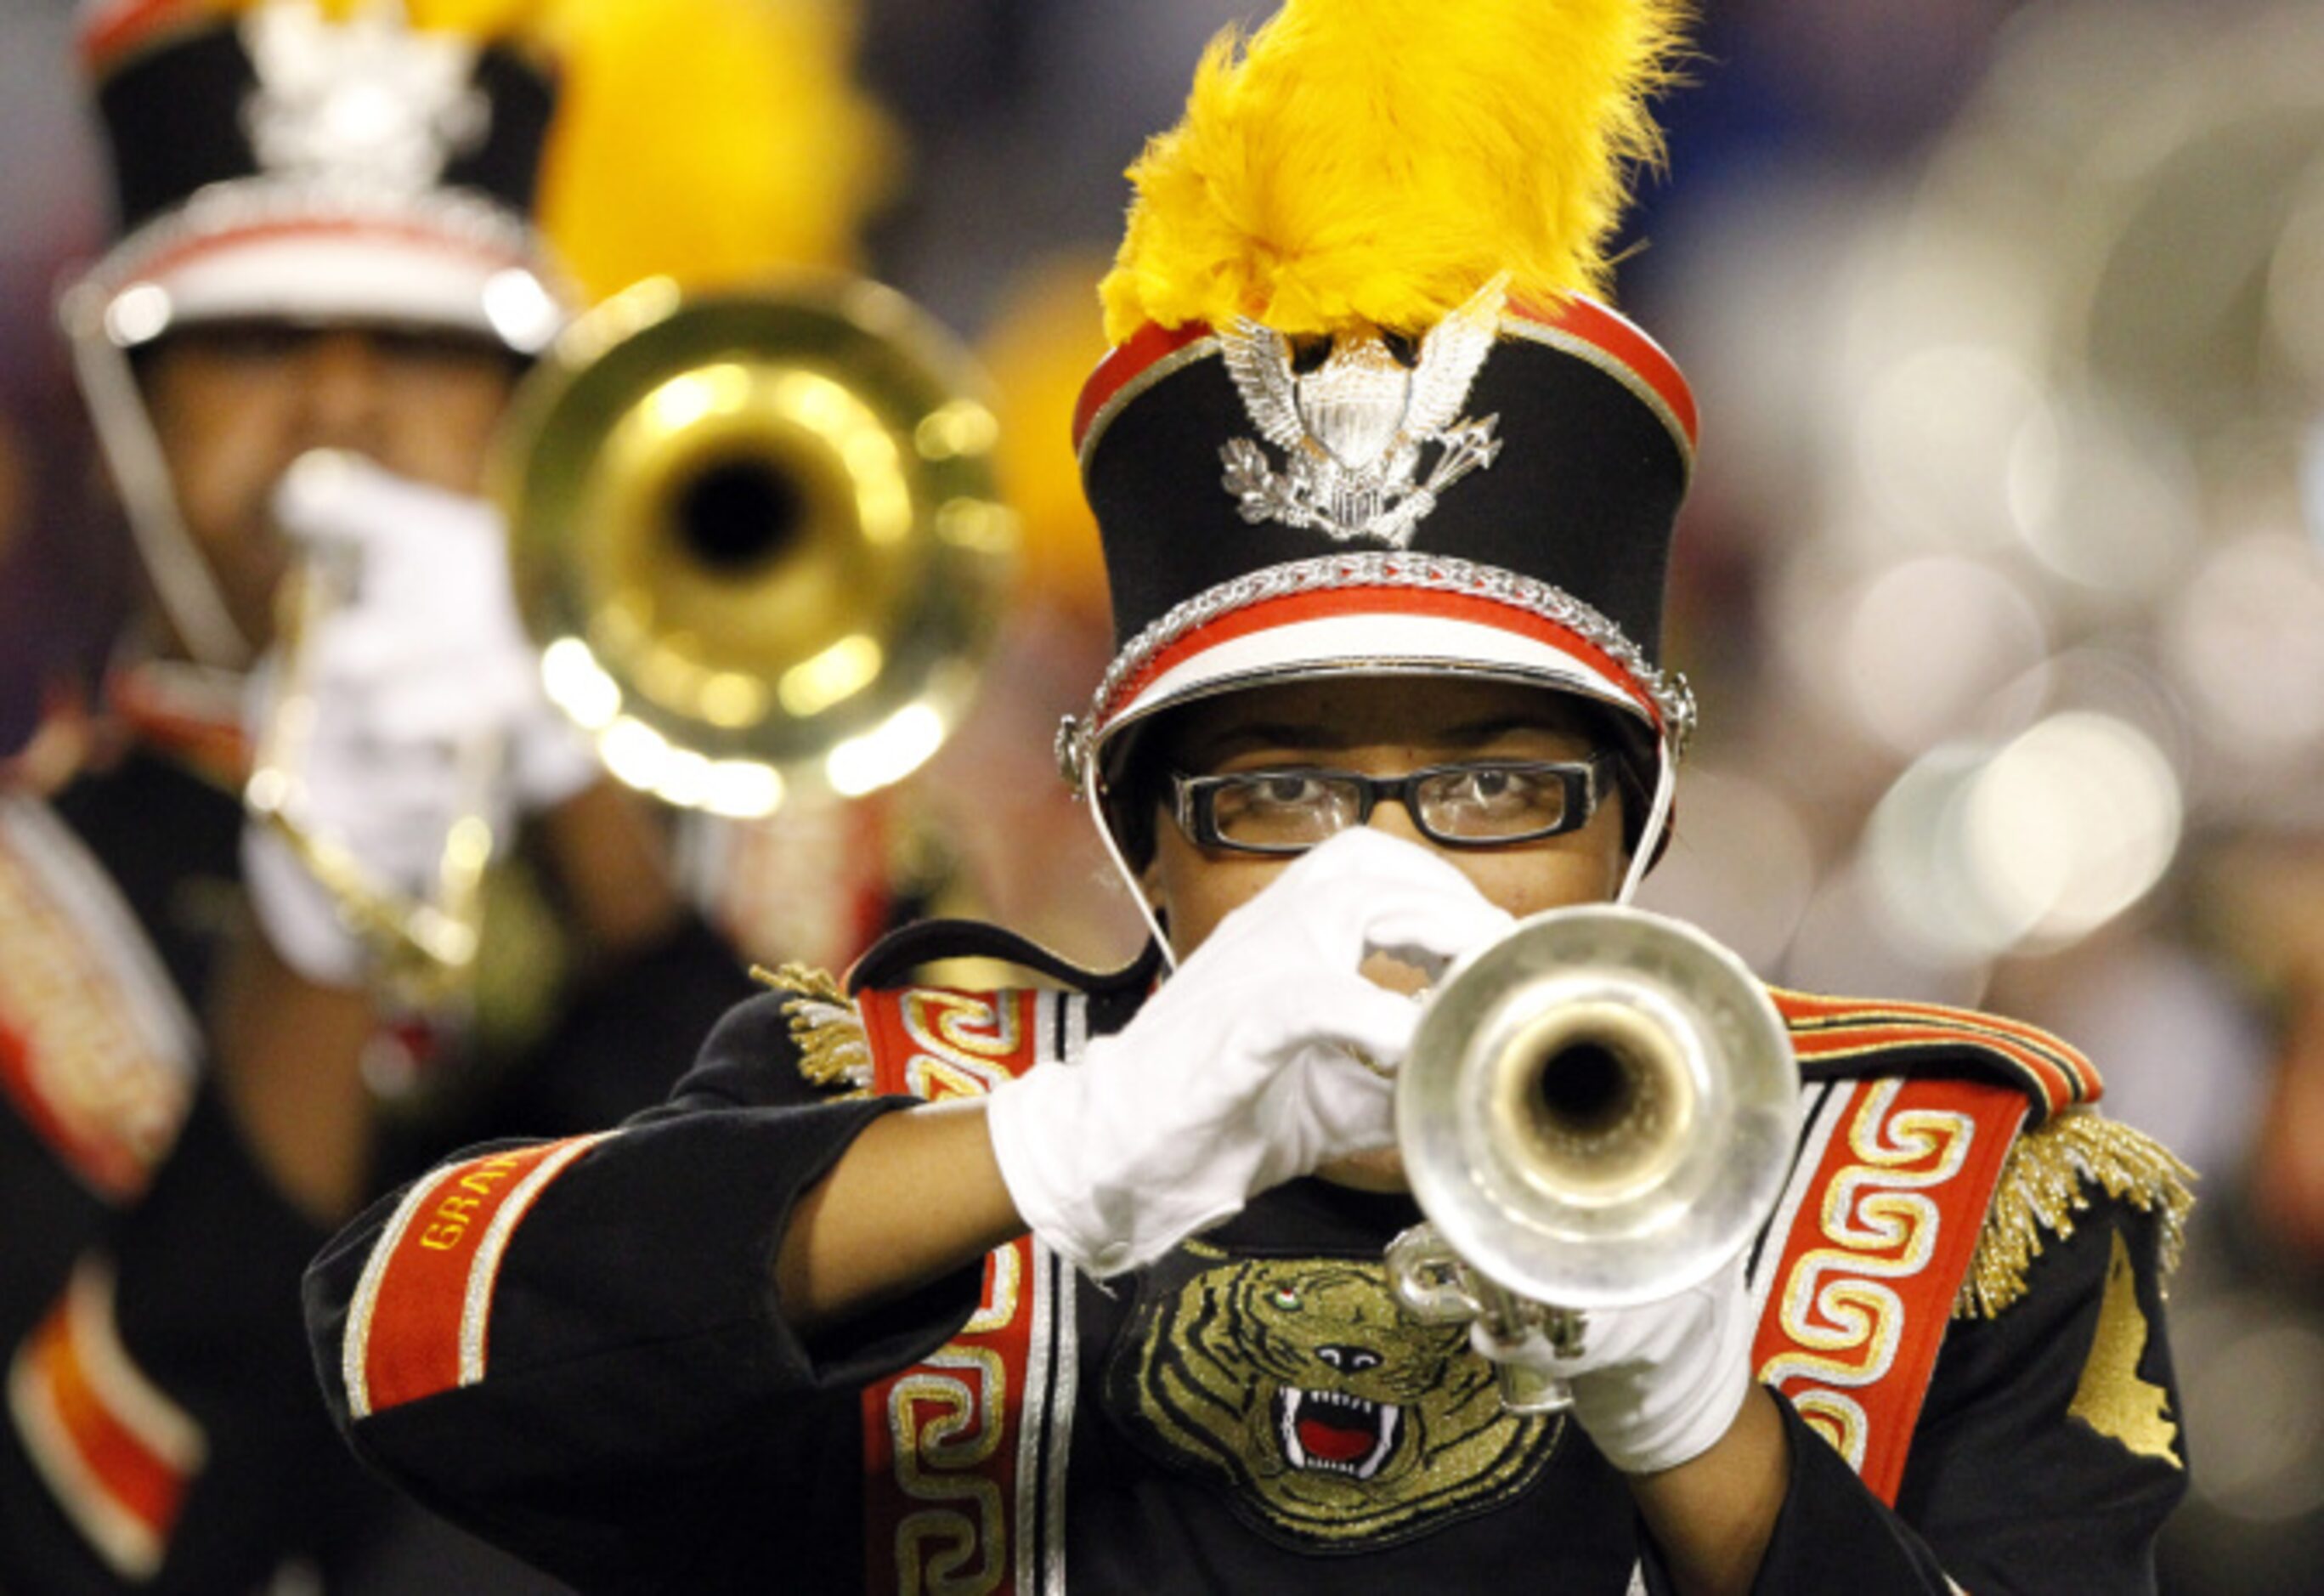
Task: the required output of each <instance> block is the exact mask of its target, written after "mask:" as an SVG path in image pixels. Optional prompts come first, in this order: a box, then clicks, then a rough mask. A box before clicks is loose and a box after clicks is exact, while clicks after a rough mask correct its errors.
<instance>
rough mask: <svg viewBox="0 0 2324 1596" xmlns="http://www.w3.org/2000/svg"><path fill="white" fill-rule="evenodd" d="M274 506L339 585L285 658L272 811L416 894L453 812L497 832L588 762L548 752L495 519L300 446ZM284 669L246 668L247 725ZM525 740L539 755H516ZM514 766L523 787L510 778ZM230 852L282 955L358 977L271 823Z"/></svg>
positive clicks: (354, 952)
mask: <svg viewBox="0 0 2324 1596" xmlns="http://www.w3.org/2000/svg"><path fill="white" fill-rule="evenodd" d="M274 511H275V514H276V517H277V519H278V520H279V521H280V522H281V525H282V527H283V529H284V530H285V531H286V532H287V533H289V534H290V535H291V537H292V538H293V539H295V540H298V542H299V543H300V544H301V545H302V547H303V552H304V554H305V557H306V558H307V559H308V560H309V562H310V564H311V567H312V569H313V571H314V572H315V574H316V576H317V577H318V579H319V580H324V581H341V582H344V584H345V585H346V593H345V595H344V598H343V600H342V601H341V602H339V603H337V604H335V605H334V606H333V607H331V608H330V609H329V610H328V612H327V613H326V614H324V615H323V617H322V618H321V619H320V620H319V621H318V623H317V624H315V625H314V627H313V628H312V629H311V631H310V632H309V635H308V636H307V638H306V639H305V641H304V643H303V645H302V648H301V650H300V658H299V660H297V661H296V666H295V669H296V673H297V675H298V676H299V677H300V686H301V687H302V689H303V692H304V695H305V697H306V698H307V700H308V702H309V705H310V706H311V711H312V713H311V715H310V716H309V718H308V720H307V721H306V722H305V724H304V726H303V734H301V735H300V736H299V737H298V738H297V739H296V741H297V742H298V743H299V746H298V747H297V749H296V751H295V756H294V766H293V773H294V776H295V779H296V787H295V789H294V790H293V791H291V793H290V794H289V795H287V798H285V801H284V807H285V810H286V813H287V814H288V815H289V816H290V817H291V820H292V821H293V823H294V824H295V825H296V826H298V827H299V828H300V830H301V831H303V832H305V833H307V834H309V835H311V836H313V837H315V838H317V839H319V840H321V841H324V842H327V843H328V844H335V845H336V846H337V847H339V848H342V849H344V850H345V851H346V853H349V854H350V855H352V856H353V858H354V860H355V863H357V864H358V865H359V866H360V867H361V870H362V873H363V875H364V880H365V881H367V882H368V883H369V884H370V885H371V886H372V887H374V889H376V890H381V891H383V892H389V893H393V894H396V895H399V896H402V897H407V898H418V899H425V898H428V897H429V896H431V895H432V893H433V891H434V890H435V886H436V882H437V878H438V872H439V870H440V868H441V863H442V859H443V853H444V844H445V838H446V836H447V833H448V832H449V830H450V828H451V826H452V825H453V823H454V822H455V821H457V820H458V819H459V818H461V817H462V816H464V815H469V814H481V816H482V817H483V818H484V821H485V823H486V825H488V826H492V827H493V830H494V833H495V835H505V833H506V831H507V829H508V828H509V827H510V826H511V825H512V820H513V816H514V812H515V807H516V806H517V805H518V804H519V803H520V802H523V801H525V800H528V799H530V800H536V801H537V800H539V799H541V798H543V797H544V796H545V795H550V794H554V795H555V796H564V795H566V794H569V792H570V791H571V790H573V789H574V787H575V786H577V785H578V782H577V781H576V780H575V778H576V776H579V777H580V778H581V779H582V780H586V775H587V774H589V773H594V766H590V767H589V768H588V770H587V772H584V771H582V770H578V769H576V768H562V767H560V763H559V761H558V758H557V756H556V752H555V751H556V746H557V745H556V744H555V743H554V742H553V741H552V740H551V737H550V730H551V728H550V727H549V724H548V722H549V717H550V716H551V715H553V714H554V712H553V711H552V710H550V709H549V706H547V704H546V703H545V702H544V700H543V699H542V697H541V693H540V687H539V677H538V673H537V669H536V665H535V662H534V659H533V656H532V652H531V650H530V648H529V647H528V646H527V645H526V643H525V641H524V639H523V636H522V633H521V631H520V629H519V628H518V625H517V622H516V618H515V610H514V605H513V601H512V599H511V597H510V595H509V584H508V575H507V562H506V554H505V541H504V537H503V532H502V530H501V526H500V522H499V520H498V518H497V516H495V515H494V513H493V512H492V510H491V509H490V508H488V507H487V506H485V505H484V504H482V503H478V502H476V501H475V500H471V499H466V498H463V497H461V496H459V495H457V494H449V493H446V492H443V491H441V490H438V489H435V488H429V487H424V486H421V485H420V484H416V483H411V482H407V481H404V480H403V479H401V478H399V477H396V476H393V475H390V474H389V473H387V472H385V471H383V470H382V469H381V468H379V467H378V466H374V465H372V464H371V463H369V462H368V461H365V460H363V459H361V458H359V457H355V456H349V455H337V454H327V455H324V454H318V455H310V456H308V457H304V458H302V459H301V460H300V462H299V464H298V465H297V466H294V467H293V468H292V470H291V474H290V475H288V476H287V477H286V478H285V479H284V481H283V483H282V484H281V487H280V488H279V489H278V490H277V492H276V495H275V503H274ZM288 669H291V665H290V662H287V661H284V660H279V659H270V660H268V661H266V662H265V663H264V664H263V666H262V667H261V669H259V670H258V671H256V672H255V673H254V675H253V678H252V683H251V691H250V696H249V702H248V705H247V707H246V713H247V715H248V716H249V718H250V721H251V724H252V726H253V729H254V732H255V731H256V730H257V728H259V727H262V726H264V725H267V724H270V723H271V722H272V719H273V717H274V715H275V714H276V704H275V701H276V697H277V695H278V694H279V692H280V690H281V686H282V683H283V681H284V680H285V676H286V671H287V670H288ZM529 746H537V748H538V749H546V750H547V751H548V752H547V753H545V754H544V753H541V752H535V753H534V754H533V756H532V757H531V758H530V760H528V759H527V757H526V751H527V749H528V747H529ZM581 753H582V756H583V757H584V758H586V749H585V750H582V751H581ZM524 780H530V781H531V782H532V783H533V786H532V788H531V789H529V790H520V789H521V784H522V782H523V781H524ZM560 787H561V789H562V791H561V792H559V791H558V789H559V788H560ZM550 801H554V799H553V797H552V798H550ZM243 866H244V879H245V881H246V882H247V883H248V885H249V888H250V891H251V896H252V901H253V903H254V906H255V908H256V910H257V913H258V917H259V921H260V924H261V925H262V927H263V928H264V929H265V931H266V934H267V937H268V940H269V941H270V942H271V943H272V945H273V946H274V948H275V950H276V952H277V953H279V954H280V955H281V956H282V957H283V959H284V960H285V961H286V962H287V963H289V964H291V967H292V968H294V969H296V970H298V971H299V972H300V973H302V974H304V975H306V976H307V977H308V978H309V979H310V980H314V981H318V982H321V983H325V984H328V985H336V986H349V985H356V984H360V983H362V982H363V981H364V979H365V977H366V975H367V973H368V971H369V965H370V962H371V961H370V957H369V952H368V949H367V948H366V947H365V946H364V944H363V942H362V940H361V939H360V938H359V937H358V936H356V935H355V933H354V932H353V931H352V930H351V929H350V928H349V927H347V926H346V925H345V924H344V923H343V920H342V917H341V916H340V914H339V912H338V906H337V903H336V901H335V900H334V899H332V897H331V896H330V894H329V893H328V892H327V890H325V889H324V888H323V886H322V885H321V884H320V883H319V882H318V881H315V880H314V879H313V878H312V877H311V876H309V873H308V872H307V871H306V869H305V868H304V866H303V865H302V864H301V863H300V862H299V859H298V856H297V855H296V853H293V851H292V850H291V847H290V845H289V844H287V843H286V842H285V841H284V840H283V839H282V838H281V836H279V835H276V834H275V833H274V832H273V831H272V830H271V829H269V828H267V827H265V826H252V827H250V828H249V829H248V830H247V831H246V832H245V834H244V842H243Z"/></svg>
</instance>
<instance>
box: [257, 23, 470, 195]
mask: <svg viewBox="0 0 2324 1596" xmlns="http://www.w3.org/2000/svg"><path fill="white" fill-rule="evenodd" d="M242 37H243V46H244V50H245V51H248V53H249V56H250V60H251V64H252V65H253V66H254V68H255V69H257V74H258V86H257V88H255V89H254V91H253V92H252V94H251V97H250V98H249V100H248V101H247V102H246V103H245V104H244V107H243V120H244V126H245V127H246V128H247V129H248V131H249V134H250V141H251V144H252V147H253V148H254V150H255V152H257V155H258V163H259V165H260V167H261V168H262V169H263V170H264V171H267V172H268V173H270V174H272V175H273V176H276V177H287V178H293V179H298V180H305V181H308V182H315V183H325V184H329V185H333V186H336V187H345V188H351V189H364V190H369V191H380V192H385V193H388V194H392V195H410V194H417V193H420V192H424V191H425V190H427V189H430V188H432V187H433V186H434V185H435V184H436V183H437V182H438V180H440V179H441V178H442V176H443V173H444V168H445V166H446V165H447V163H448V162H449V161H451V159H452V158H453V157H454V156H455V155H459V154H464V153H466V152H468V151H470V150H472V149H475V147H476V146H477V145H479V144H480V143H483V141H484V134H485V133H486V132H487V131H488V128H489V125H490V122H491V117H492V105H491V102H490V101H489V100H488V99H487V98H486V97H485V96H484V92H483V91H482V90H481V89H479V88H476V87H475V84H474V82H473V81H472V78H473V75H474V73H475V64H476V50H475V46H474V45H473V44H470V43H468V42H466V41H464V40H462V39H460V38H458V37H457V36H455V35H453V34H451V33H448V32H420V30H418V29H415V28H411V27H410V26H408V25H406V23H405V22H404V20H403V7H402V5H401V4H398V0H374V3H373V4H371V5H366V6H365V7H364V9H363V10H361V11H359V12H357V13H355V14H354V15H353V16H352V17H350V18H349V19H348V20H347V21H346V23H333V22H331V21H330V20H329V19H327V18H326V17H325V16H324V15H323V14H322V11H321V9H320V7H318V5H315V4H314V0H296V3H285V0H277V3H275V4H270V5H262V6H260V7H258V8H257V9H256V10H254V11H253V12H251V13H250V14H249V15H247V16H246V17H244V19H243V24H242Z"/></svg>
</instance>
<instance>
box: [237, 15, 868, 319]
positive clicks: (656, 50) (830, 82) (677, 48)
mask: <svg viewBox="0 0 2324 1596" xmlns="http://www.w3.org/2000/svg"><path fill="white" fill-rule="evenodd" d="M266 3H268V0H213V4H214V5H216V6H217V8H218V9H221V10H226V11H246V10H251V9H254V7H255V6H257V5H263V4H266ZM378 4H379V0H321V4H320V9H321V10H322V12H323V14H325V15H327V16H330V17H333V18H335V19H338V20H344V19H346V18H347V17H350V16H352V15H354V14H356V13H358V12H362V11H364V10H367V9H372V8H374V7H375V6H376V5H378ZM404 12H405V14H406V15H407V16H408V17H409V18H410V22H411V23H412V25H413V26H415V27H419V28H425V29H432V30H441V31H443V32H453V33H458V34H461V35H463V36H465V37H467V38H471V39H477V40H505V41H510V42H517V43H521V44H523V45H525V46H527V47H529V48H536V49H539V50H540V51H544V52H545V53H546V54H547V56H548V57H549V59H550V60H551V61H552V62H553V65H554V69H555V70H556V73H557V77H558V106H557V113H556V119H555V121H554V123H553V124H552V125H551V127H550V129H549V147H548V149H547V151H546V152H545V153H544V155H543V164H542V171H541V187H540V196H539V220H540V226H541V228H542V230H543V231H544V232H545V233H546V234H547V235H549V240H550V242H551V243H552V244H554V245H555V247H556V249H557V253H558V257H559V258H560V259H561V260H562V262H563V263H564V264H565V267H566V269H567V272H570V273H571V274H572V276H573V278H574V280H575V281H576V282H577V283H578V284H579V285H580V287H581V289H582V290H583V291H584V293H585V294H586V296H587V297H588V298H590V299H593V300H594V299H600V298H604V296H606V295H609V294H612V293H614V292H617V291H620V290H622V289H623V288H626V287H628V286H629V285H630V284H631V283H632V282H634V281H637V280H638V279H640V278H641V277H649V276H654V275H663V276H669V277H674V278H676V279H678V281H679V282H680V283H681V284H682V285H683V286H685V287H687V288H689V289H704V288H719V287H729V286H733V285H734V284H737V283H740V282H743V281H749V280H750V279H752V278H754V277H758V276H761V275H763V274H764V273H766V272H768V271H770V269H773V268H779V267H785V266H822V267H845V266H849V265H852V264H853V263H855V261H856V258H857V254H858V235H859V234H860V232H861V229H862V224H863V221H864V218H865V217H867V216H868V215H869V214H870V213H871V211H872V210H874V209H875V208H877V207H878V205H879V204H880V203H881V201H882V200H883V199H884V198H887V196H888V194H889V192H890V189H892V187H893V185H894V180H895V176H896V173H897V171H898V170H899V168H900V166H901V164H902V141H901V138H900V136H899V134H897V133H896V131H895V129H894V127H893V125H892V124H890V122H889V121H888V119H887V118H886V117H885V116H884V115H881V112H880V110H879V108H878V107H877V106H874V105H873V104H872V103H871V100H870V99H869V98H868V97H865V96H864V95H863V93H862V91H861V89H859V88H857V87H856V85H855V83H854V80H853V73H852V69H853V59H854V52H855V41H856V32H857V26H858V19H857V8H856V5H855V4H854V0H405V4H404Z"/></svg>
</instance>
